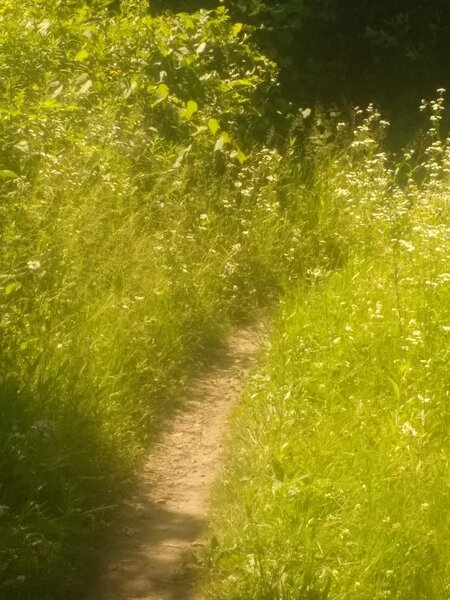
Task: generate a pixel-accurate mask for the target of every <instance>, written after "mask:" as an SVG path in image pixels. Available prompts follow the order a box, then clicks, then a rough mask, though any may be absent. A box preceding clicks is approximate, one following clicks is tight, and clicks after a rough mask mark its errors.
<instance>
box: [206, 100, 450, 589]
mask: <svg viewBox="0 0 450 600" xmlns="http://www.w3.org/2000/svg"><path fill="white" fill-rule="evenodd" d="M442 94H443V91H441V96H440V98H439V99H438V100H436V101H433V102H431V103H423V105H422V110H424V111H428V112H429V116H430V119H431V121H430V127H429V130H428V135H427V137H426V138H425V143H423V141H424V140H422V152H423V154H422V159H421V160H420V159H415V158H414V156H415V154H416V152H417V150H414V149H410V150H408V151H405V153H404V154H403V155H402V156H400V157H397V160H396V162H393V161H392V158H391V157H388V156H386V154H385V153H384V152H383V151H382V147H380V143H379V140H380V133H381V134H382V131H383V129H385V128H386V127H387V124H386V123H385V122H383V120H382V119H381V118H380V115H379V114H378V113H377V111H376V110H374V109H373V107H369V109H368V110H367V111H365V113H364V114H361V115H360V117H361V118H362V122H361V124H360V125H359V126H357V127H356V128H354V129H353V131H351V129H352V128H349V127H348V126H346V125H345V124H344V123H337V126H336V129H337V131H338V132H340V134H339V135H342V134H343V133H344V132H345V131H347V133H348V134H349V135H350V140H349V142H348V143H347V145H346V146H341V150H340V151H339V152H336V151H333V150H332V151H330V150H329V147H327V146H324V147H323V148H321V149H319V150H318V151H317V153H316V160H317V164H316V171H315V177H314V184H313V186H312V189H313V190H314V194H318V196H319V198H320V204H321V209H320V211H319V215H318V222H317V224H316V233H317V236H318V238H319V239H318V244H319V245H320V244H321V242H323V243H326V242H325V239H324V237H323V236H324V235H325V236H327V235H328V236H333V238H332V239H334V241H335V245H336V249H335V252H336V253H337V256H338V260H337V263H338V264H337V265H336V267H335V268H333V269H330V268H327V267H326V266H324V265H320V264H318V265H317V266H316V267H314V268H313V269H311V270H309V271H308V272H307V274H306V277H305V278H304V279H303V280H302V281H301V282H300V283H299V284H298V285H296V286H293V287H292V288H291V289H290V290H289V292H288V293H287V294H286V297H285V298H284V299H283V301H282V302H281V308H280V311H279V314H278V317H277V318H276V319H275V323H274V331H273V334H272V343H271V348H270V350H269V351H268V352H267V355H266V356H265V358H264V359H263V365H262V367H261V368H260V369H259V370H257V372H256V373H255V375H254V377H253V380H252V382H251V383H250V385H249V388H248V390H247V393H246V394H245V397H244V399H243V402H242V406H241V407H240V408H239V409H238V411H237V413H236V415H235V418H234V427H233V432H232V434H231V437H230V441H229V445H228V453H229V459H228V468H227V471H226V473H225V475H224V478H223V481H222V482H221V483H220V484H219V485H218V486H217V489H216V507H217V508H216V515H215V518H214V524H213V529H212V533H213V534H214V536H215V537H214V540H215V544H214V547H211V549H210V552H209V555H208V560H209V561H210V570H209V573H210V578H209V581H208V585H209V587H208V589H209V591H210V596H209V597H211V598H216V599H219V598H221V599H222V598H223V599H224V600H225V599H227V600H231V599H236V600H237V599H238V598H239V599H241V598H246V599H258V600H262V599H263V598H264V599H273V600H275V599H276V600H294V599H295V600H312V599H315V600H316V599H317V600H319V599H323V600H325V599H333V600H344V599H348V598H352V600H357V599H361V600H363V599H367V598H371V599H374V600H381V599H383V598H395V599H397V600H411V599H414V600H425V599H427V600H431V599H433V600H443V599H444V598H448V597H449V595H450V587H449V584H450V583H449V582H450V573H449V564H450V555H449V543H448V542H449V533H450V531H449V524H450V519H449V506H450V485H449V484H450V481H449V472H450V471H449V444H448V435H449V389H450V381H449V370H448V365H449V360H450V356H449V347H450V345H449V335H450V326H449V318H450V303H449V282H450V274H449V272H448V270H449V256H450V246H449V242H450V235H449V234H450V227H449V226H450V223H449V215H450V213H449V210H448V204H449V192H448V176H449V173H450V171H449V166H450V163H449V158H450V148H449V145H448V142H444V143H443V142H441V141H440V140H439V136H438V127H439V122H440V119H441V117H442V111H443V110H444V105H443V99H442ZM359 112H360V113H362V112H363V111H359ZM349 129H350V130H349ZM249 465H251V467H249Z"/></svg>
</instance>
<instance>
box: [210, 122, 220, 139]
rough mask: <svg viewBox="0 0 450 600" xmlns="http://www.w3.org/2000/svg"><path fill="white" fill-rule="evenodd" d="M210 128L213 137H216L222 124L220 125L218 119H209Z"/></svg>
mask: <svg viewBox="0 0 450 600" xmlns="http://www.w3.org/2000/svg"><path fill="white" fill-rule="evenodd" d="M208 127H209V130H210V132H211V133H212V134H213V135H216V133H217V132H218V131H219V129H220V124H219V121H218V120H217V119H209V120H208Z"/></svg>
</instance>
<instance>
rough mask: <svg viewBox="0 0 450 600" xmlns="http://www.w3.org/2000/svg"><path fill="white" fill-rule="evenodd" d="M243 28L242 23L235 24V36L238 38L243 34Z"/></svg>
mask: <svg viewBox="0 0 450 600" xmlns="http://www.w3.org/2000/svg"><path fill="white" fill-rule="evenodd" d="M243 27H244V25H243V24H242V23H235V24H234V25H233V35H234V36H237V35H238V34H239V33H240V32H241V30H242V28H243Z"/></svg>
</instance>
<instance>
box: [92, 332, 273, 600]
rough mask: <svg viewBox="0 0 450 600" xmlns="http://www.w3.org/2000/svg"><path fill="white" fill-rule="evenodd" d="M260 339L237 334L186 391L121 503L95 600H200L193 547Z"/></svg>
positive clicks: (201, 529)
mask: <svg viewBox="0 0 450 600" xmlns="http://www.w3.org/2000/svg"><path fill="white" fill-rule="evenodd" d="M261 339H262V331H261V329H260V328H256V327H254V328H247V329H240V330H237V331H235V332H234V333H233V334H232V335H231V337H230V339H229V344H228V349H227V350H226V351H224V353H223V356H221V357H220V364H216V366H213V367H211V368H209V369H208V371H207V372H206V373H205V374H204V375H201V376H199V377H198V378H197V379H196V380H195V381H193V382H192V384H191V385H190V386H189V388H188V389H187V390H186V391H185V394H186V402H185V404H184V407H183V409H182V410H180V411H179V412H178V413H177V414H176V415H175V418H174V419H173V421H172V423H171V426H170V428H169V430H168V431H167V432H166V434H165V435H164V436H163V437H162V439H161V441H160V442H159V443H158V445H157V446H156V448H154V450H153V452H152V454H151V456H149V458H148V460H147V462H146V464H145V466H144V469H143V472H142V476H141V478H140V484H139V488H138V490H137V491H136V494H135V495H134V496H133V497H131V498H130V499H129V500H127V501H126V502H124V504H123V507H122V508H121V511H120V515H119V518H118V525H117V529H116V531H115V532H114V534H112V535H111V536H110V541H109V549H108V551H107V557H106V559H105V564H104V568H103V572H102V576H101V581H100V582H99V586H98V589H97V590H95V592H94V596H93V600H94V598H95V600H131V599H133V600H136V599H140V600H201V596H200V595H199V594H198V592H196V591H195V574H196V571H197V570H198V569H197V568H196V565H195V549H196V548H197V547H198V546H201V540H202V536H203V534H204V532H205V528H206V525H207V514H208V498H209V489H210V486H211V483H212V482H213V481H214V480H215V479H216V477H217V476H218V474H219V472H220V467H221V447H222V438H223V434H224V430H225V428H226V424H227V418H228V415H229V413H230V410H231V408H232V407H233V404H235V402H236V401H237V399H238V398H239V395H240V393H241V391H242V386H243V383H244V380H245V378H246V375H247V374H248V371H249V368H250V366H251V363H252V361H253V359H254V357H255V353H256V351H257V349H258V347H259V345H260V342H261Z"/></svg>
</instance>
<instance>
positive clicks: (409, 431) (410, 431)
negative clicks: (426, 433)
mask: <svg viewBox="0 0 450 600" xmlns="http://www.w3.org/2000/svg"><path fill="white" fill-rule="evenodd" d="M401 432H402V433H403V434H404V435H409V436H411V437H416V436H417V431H416V430H415V429H414V427H413V426H412V425H411V423H410V422H409V421H405V422H404V423H403V425H402V426H401Z"/></svg>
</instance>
